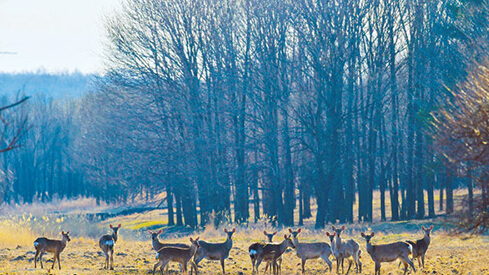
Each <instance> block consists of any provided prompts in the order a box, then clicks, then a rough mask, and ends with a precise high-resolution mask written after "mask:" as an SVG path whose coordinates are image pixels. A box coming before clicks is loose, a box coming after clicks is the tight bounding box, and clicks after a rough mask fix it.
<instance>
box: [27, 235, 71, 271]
mask: <svg viewBox="0 0 489 275" xmlns="http://www.w3.org/2000/svg"><path fill="white" fill-rule="evenodd" d="M68 234H70V231H68V232H66V233H65V232H64V231H61V235H62V236H63V237H62V238H61V241H59V240H51V239H48V238H44V237H41V238H37V239H36V240H35V241H34V247H35V248H36V256H35V257H34V268H37V257H38V256H39V262H41V268H44V267H43V266H42V256H43V255H44V253H46V252H50V253H53V254H54V258H53V266H52V267H51V269H54V264H55V263H56V259H58V267H59V269H61V261H60V259H59V254H61V252H63V250H64V249H65V247H66V244H67V242H69V241H71V239H70V236H68Z"/></svg>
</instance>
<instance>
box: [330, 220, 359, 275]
mask: <svg viewBox="0 0 489 275" xmlns="http://www.w3.org/2000/svg"><path fill="white" fill-rule="evenodd" d="M343 230H345V226H344V225H343V226H342V227H341V228H336V227H335V226H334V225H333V231H334V235H335V237H336V239H335V242H334V246H333V256H334V257H335V258H336V272H337V273H339V268H340V263H341V271H342V272H345V270H344V268H343V262H344V259H348V263H349V264H348V270H347V271H346V274H348V273H349V272H350V268H351V264H352V260H351V258H353V261H354V262H355V270H356V272H359V273H361V272H362V262H360V253H361V250H360V245H359V244H358V243H357V242H356V241H355V240H353V239H350V240H348V241H342V240H341V232H343ZM350 257H351V258H350Z"/></svg>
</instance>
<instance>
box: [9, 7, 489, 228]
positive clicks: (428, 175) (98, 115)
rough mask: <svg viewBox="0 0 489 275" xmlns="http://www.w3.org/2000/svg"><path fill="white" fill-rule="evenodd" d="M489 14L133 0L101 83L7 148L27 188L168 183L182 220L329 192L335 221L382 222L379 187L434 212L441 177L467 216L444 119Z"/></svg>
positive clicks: (93, 189)
mask: <svg viewBox="0 0 489 275" xmlns="http://www.w3.org/2000/svg"><path fill="white" fill-rule="evenodd" d="M487 11H488V8H487V4H486V3H485V1H482V2H481V1H468V0H466V1H453V0H442V1H428V0H374V1H360V0H334V1H317V0H299V1H292V0H270V1H263V0H261V1H259V0H225V1H220V0H199V1H194V0H168V1H157V0H126V1H124V6H123V8H122V9H121V11H120V12H118V13H117V14H115V15H113V16H112V17H111V18H110V19H108V21H107V24H106V29H107V36H108V48H107V53H106V61H107V64H108V71H107V73H106V74H105V75H104V76H103V77H100V78H99V79H98V80H97V82H96V84H97V89H96V91H94V92H93V93H91V94H88V95H86V96H84V97H83V98H82V99H80V100H74V101H64V102H63V101H59V100H58V101H50V100H47V101H45V102H39V104H35V106H33V107H32V108H31V109H30V112H31V114H30V116H31V117H33V119H34V118H35V121H36V123H37V125H38V126H37V127H35V128H33V129H32V130H31V131H30V133H29V135H28V136H26V137H25V139H24V142H25V144H26V145H25V148H24V149H23V150H22V152H20V151H19V152H16V154H10V155H8V156H5V158H7V157H9V158H10V159H9V161H5V162H4V163H5V164H6V165H7V166H8V168H9V169H10V170H11V171H13V174H14V175H16V176H15V182H14V183H13V184H12V186H13V190H14V192H12V193H11V198H13V199H15V200H23V201H27V202H28V201H31V200H32V198H33V197H40V198H44V197H46V199H49V198H51V197H52V196H53V194H58V196H66V197H71V196H78V195H86V196H95V197H96V198H98V199H99V200H103V201H108V202H124V201H130V200H132V199H134V198H136V197H138V196H139V197H141V196H144V197H146V198H147V199H152V198H153V197H154V196H155V195H156V194H159V193H161V192H166V194H167V196H166V202H167V203H166V205H168V206H170V207H168V212H169V225H188V226H191V227H195V226H198V225H205V224H207V223H209V222H212V221H213V222H215V223H219V222H221V221H226V220H229V221H235V222H238V223H242V222H247V221H250V217H254V219H255V221H256V220H257V219H259V218H267V219H270V220H272V221H273V222H274V223H276V224H284V225H293V224H297V223H298V224H302V222H303V220H304V219H306V218H309V217H311V215H312V213H313V212H312V211H311V204H312V203H313V201H315V202H316V203H317V211H316V217H315V221H316V227H317V228H321V227H324V226H325V224H326V223H328V222H336V221H340V222H353V221H367V222H368V221H372V219H373V192H374V190H379V191H380V200H381V201H380V202H381V206H380V208H381V209H380V210H381V219H382V220H386V219H388V218H390V219H391V220H400V219H411V218H423V217H432V216H434V215H435V207H436V205H435V189H437V190H438V192H439V197H440V204H439V205H438V207H439V208H440V210H441V209H443V208H444V207H445V209H446V211H447V212H448V213H451V212H453V210H454V202H453V201H454V200H453V189H454V187H456V186H458V185H460V184H461V182H465V181H461V180H460V177H461V175H462V174H465V173H466V170H467V169H466V167H467V166H468V165H467V163H464V162H462V163H460V162H459V163H455V164H454V163H453V162H451V161H450V160H449V158H447V157H446V154H444V153H443V151H441V150H437V147H436V146H435V145H436V144H434V143H435V140H434V138H433V137H436V136H434V135H432V134H431V131H427V130H429V129H430V127H431V125H433V123H432V122H433V120H434V115H432V112H433V111H434V110H437V109H438V108H440V107H442V106H443V105H444V104H446V103H447V102H448V101H449V100H450V98H451V97H452V95H451V93H447V91H449V90H450V89H455V87H456V85H457V83H459V82H460V81H462V80H463V79H464V78H465V77H466V75H467V71H468V70H467V67H466V64H470V63H471V62H473V61H474V60H475V61H477V60H481V59H483V58H484V50H486V48H485V47H486V43H485V42H484V41H487V34H488V30H487V25H485V24H482V23H480V22H488V20H487V19H488V18H487V16H488V14H489V13H487ZM479 23H480V24H479ZM485 52H487V51H485ZM43 123H44V124H43ZM24 159H25V160H24ZM16 165H17V166H16ZM23 177H26V178H25V179H24V178H23ZM23 184H24V185H23ZM16 188H17V189H16ZM425 192H426V194H427V199H425V196H424V193H425ZM386 196H388V198H386ZM387 199H388V200H389V201H390V205H389V204H388V203H387ZM355 204H358V211H354V205H355ZM388 205H389V206H390V207H388ZM294 210H298V213H299V220H295V217H294ZM250 211H251V212H250Z"/></svg>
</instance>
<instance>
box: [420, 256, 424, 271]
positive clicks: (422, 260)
mask: <svg viewBox="0 0 489 275" xmlns="http://www.w3.org/2000/svg"><path fill="white" fill-rule="evenodd" d="M421 262H422V263H423V268H424V254H423V255H421ZM419 268H421V265H419Z"/></svg>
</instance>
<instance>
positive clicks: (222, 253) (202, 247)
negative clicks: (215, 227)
mask: <svg viewBox="0 0 489 275" xmlns="http://www.w3.org/2000/svg"><path fill="white" fill-rule="evenodd" d="M224 232H226V234H227V235H228V238H227V239H226V241H225V242H223V243H208V242H205V241H199V249H197V253H195V257H194V259H195V264H197V265H198V264H199V263H200V261H202V259H207V260H210V261H220V262H221V267H222V274H226V271H225V270H224V260H225V259H227V258H228V257H229V251H230V250H231V248H232V247H233V240H232V239H231V237H232V236H233V234H234V232H236V229H235V228H233V230H232V231H228V230H227V229H224Z"/></svg>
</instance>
